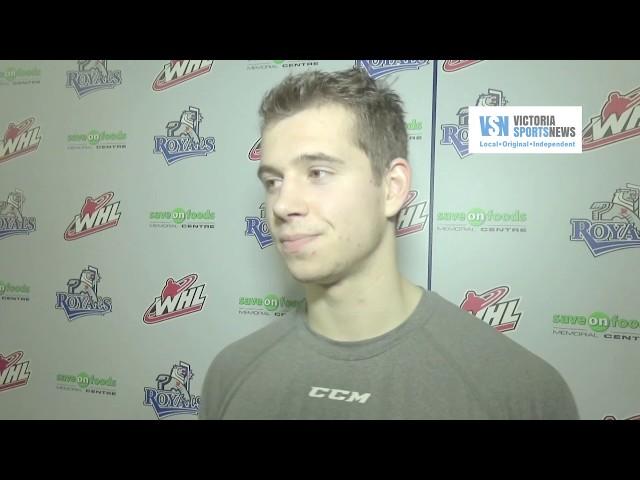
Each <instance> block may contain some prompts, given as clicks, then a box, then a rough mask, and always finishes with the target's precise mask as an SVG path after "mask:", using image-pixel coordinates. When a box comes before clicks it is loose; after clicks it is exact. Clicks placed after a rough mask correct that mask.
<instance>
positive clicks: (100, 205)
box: [64, 192, 120, 240]
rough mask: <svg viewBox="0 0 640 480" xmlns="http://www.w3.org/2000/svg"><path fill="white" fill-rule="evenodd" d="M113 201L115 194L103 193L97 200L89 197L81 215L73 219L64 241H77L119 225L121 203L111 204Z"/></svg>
mask: <svg viewBox="0 0 640 480" xmlns="http://www.w3.org/2000/svg"><path fill="white" fill-rule="evenodd" d="M112 199H113V192H107V193H103V194H102V195H100V196H99V197H96V198H92V197H87V198H86V199H85V201H84V205H83V206H82V209H81V210H80V214H79V215H76V216H75V217H73V220H72V221H71V223H70V224H69V226H68V227H67V230H66V231H65V232H64V239H65V240H77V239H78V238H82V237H86V236H87V235H91V234H94V233H98V232H101V231H102V230H106V229H107V228H112V227H115V226H116V225H118V221H119V220H120V212H118V207H119V206H120V202H113V203H110V202H111V200H112Z"/></svg>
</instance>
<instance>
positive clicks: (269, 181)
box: [262, 178, 280, 189]
mask: <svg viewBox="0 0 640 480" xmlns="http://www.w3.org/2000/svg"><path fill="white" fill-rule="evenodd" d="M279 181H280V179H278V178H265V179H264V180H263V181H262V183H263V184H264V186H265V188H266V189H272V188H274V187H276V186H277V183H278V182H279Z"/></svg>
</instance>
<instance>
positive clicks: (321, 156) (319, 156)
mask: <svg viewBox="0 0 640 480" xmlns="http://www.w3.org/2000/svg"><path fill="white" fill-rule="evenodd" d="M318 161H320V162H327V163H333V164H338V165H344V163H345V161H344V160H342V159H340V158H337V157H332V156H331V155H327V154H326V153H304V154H302V155H300V156H298V157H296V158H295V160H294V162H295V163H311V162H318ZM265 173H273V174H274V175H281V173H282V172H280V170H278V169H277V168H275V167H272V166H270V165H260V167H258V178H262V176H263V175H264V174H265Z"/></svg>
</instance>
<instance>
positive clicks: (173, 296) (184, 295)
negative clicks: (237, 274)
mask: <svg viewBox="0 0 640 480" xmlns="http://www.w3.org/2000/svg"><path fill="white" fill-rule="evenodd" d="M197 279H198V275H197V274H195V273H192V274H190V275H187V276H185V277H184V278H181V279H180V280H178V281H177V282H176V281H175V280H174V279H173V278H171V277H169V278H168V279H167V281H166V282H165V285H164V288H163V289H162V293H161V294H160V296H159V297H156V298H155V299H154V300H153V303H152V304H151V305H150V306H149V308H147V311H146V312H144V316H143V317H142V320H143V321H144V323H147V324H154V323H160V322H164V321H165V320H170V319H172V318H176V317H181V316H183V315H189V314H190V313H195V312H199V311H200V310H202V307H204V302H205V300H206V299H207V296H206V295H204V287H205V286H206V284H205V283H201V284H200V285H196V286H192V285H193V284H194V283H195V281H196V280H197Z"/></svg>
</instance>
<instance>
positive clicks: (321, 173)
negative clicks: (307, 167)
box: [309, 168, 329, 178]
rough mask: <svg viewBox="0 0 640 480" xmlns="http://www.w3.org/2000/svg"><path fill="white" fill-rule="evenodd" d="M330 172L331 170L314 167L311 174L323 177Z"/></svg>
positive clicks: (311, 175)
mask: <svg viewBox="0 0 640 480" xmlns="http://www.w3.org/2000/svg"><path fill="white" fill-rule="evenodd" d="M328 174H329V172H327V171H326V170H320V169H317V168H314V169H312V170H311V171H310V172H309V176H310V177H311V178H323V177H326V176H327V175H328Z"/></svg>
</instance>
